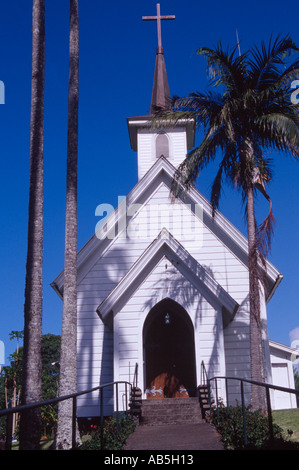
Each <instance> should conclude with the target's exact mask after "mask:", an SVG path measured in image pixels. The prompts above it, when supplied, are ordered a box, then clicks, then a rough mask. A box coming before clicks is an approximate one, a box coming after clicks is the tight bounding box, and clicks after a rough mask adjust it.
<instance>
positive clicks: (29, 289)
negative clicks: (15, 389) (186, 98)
mask: <svg viewBox="0 0 299 470" xmlns="http://www.w3.org/2000/svg"><path fill="white" fill-rule="evenodd" d="M44 74H45V6H44V0H33V8H32V84H31V130H30V182H29V220H28V250H27V265H26V287H25V306H24V316H25V325H24V356H23V384H22V404H28V403H32V402H38V401H40V400H41V398H42V388H41V338H42V302H43V292H42V290H43V281H42V269H43V266H42V265H43V140H44ZM40 435H41V418H40V410H39V409H34V410H31V411H26V413H22V415H21V420H20V448H21V449H38V448H39V441H40Z"/></svg>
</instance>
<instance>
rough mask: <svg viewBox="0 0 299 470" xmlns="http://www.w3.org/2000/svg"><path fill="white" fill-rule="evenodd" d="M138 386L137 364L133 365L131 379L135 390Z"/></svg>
mask: <svg viewBox="0 0 299 470" xmlns="http://www.w3.org/2000/svg"><path fill="white" fill-rule="evenodd" d="M137 384H138V362H136V364H135V371H134V377H133V387H134V388H137Z"/></svg>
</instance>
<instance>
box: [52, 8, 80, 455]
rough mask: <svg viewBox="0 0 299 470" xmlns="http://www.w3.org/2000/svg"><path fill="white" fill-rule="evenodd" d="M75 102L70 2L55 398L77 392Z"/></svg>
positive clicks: (61, 422) (62, 440)
mask: <svg viewBox="0 0 299 470" xmlns="http://www.w3.org/2000/svg"><path fill="white" fill-rule="evenodd" d="M78 102H79V12H78V0H70V36H69V97H68V144H67V183H66V217H65V259H64V291H63V314H62V315H63V318H62V333H61V355H60V383H59V395H60V396H61V395H67V394H70V393H75V392H77V167H78ZM71 423H72V401H71V400H67V401H63V402H61V403H60V404H59V408H58V426H57V436H56V447H57V448H62V449H68V448H70V447H71V445H72V425H71Z"/></svg>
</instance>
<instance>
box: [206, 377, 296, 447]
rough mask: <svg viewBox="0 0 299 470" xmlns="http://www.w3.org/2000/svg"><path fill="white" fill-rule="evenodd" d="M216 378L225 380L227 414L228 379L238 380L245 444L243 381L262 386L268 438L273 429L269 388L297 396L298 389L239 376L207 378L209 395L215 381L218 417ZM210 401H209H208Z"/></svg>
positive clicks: (272, 435)
mask: <svg viewBox="0 0 299 470" xmlns="http://www.w3.org/2000/svg"><path fill="white" fill-rule="evenodd" d="M217 380H225V388H226V401H227V404H226V411H227V414H228V415H229V412H230V409H229V393H228V381H229V380H237V381H239V382H240V393H241V406H242V416H243V434H244V443H245V445H247V444H248V436H247V422H246V405H245V394H244V383H248V384H251V385H256V386H260V387H264V389H265V391H266V403H267V415H268V426H269V437H270V440H273V439H274V430H273V419H272V408H271V398H270V390H280V391H282V392H286V393H292V394H296V395H297V397H298V396H299V390H296V389H293V388H286V387H279V386H278V385H272V384H267V383H263V382H256V381H254V380H249V379H243V378H240V377H227V376H218V377H212V378H210V379H209V378H208V380H207V387H208V393H209V396H210V389H211V382H212V381H215V390H216V407H217V416H218V417H219V402H218V387H217ZM209 403H210V402H209Z"/></svg>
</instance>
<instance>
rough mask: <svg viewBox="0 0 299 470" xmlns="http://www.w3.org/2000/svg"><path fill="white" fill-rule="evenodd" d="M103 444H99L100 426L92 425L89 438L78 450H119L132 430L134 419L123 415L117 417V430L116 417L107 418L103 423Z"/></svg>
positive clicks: (134, 424) (134, 423)
mask: <svg viewBox="0 0 299 470" xmlns="http://www.w3.org/2000/svg"><path fill="white" fill-rule="evenodd" d="M103 426H104V427H103V446H101V427H100V426H93V429H92V431H91V433H90V436H89V439H88V440H87V441H85V442H84V443H83V444H82V445H81V446H80V448H79V449H80V450H100V449H102V450H121V449H122V446H123V444H124V443H125V441H126V439H127V437H128V436H129V435H130V434H131V433H132V432H133V431H134V429H135V426H136V421H134V420H133V419H132V418H130V417H128V418H126V417H125V416H120V417H119V423H118V432H117V421H116V417H115V416H113V417H110V418H107V419H106V420H105V422H104V425H103Z"/></svg>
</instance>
